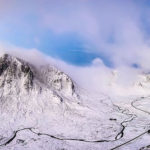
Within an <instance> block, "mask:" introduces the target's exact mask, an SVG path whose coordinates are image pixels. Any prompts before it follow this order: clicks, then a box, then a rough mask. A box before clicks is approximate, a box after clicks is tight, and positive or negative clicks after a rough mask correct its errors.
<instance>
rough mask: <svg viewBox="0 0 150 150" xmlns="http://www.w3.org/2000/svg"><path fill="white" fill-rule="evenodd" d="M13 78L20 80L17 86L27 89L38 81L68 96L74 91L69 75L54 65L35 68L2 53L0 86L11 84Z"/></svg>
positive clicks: (0, 58) (0, 59)
mask: <svg viewBox="0 0 150 150" xmlns="http://www.w3.org/2000/svg"><path fill="white" fill-rule="evenodd" d="M14 80H17V82H18V81H21V84H18V86H20V88H23V87H24V88H25V89H27V90H29V89H32V86H33V84H37V82H36V81H38V82H42V83H44V84H45V85H46V86H47V87H49V88H51V89H53V90H56V91H59V92H62V93H63V94H65V95H68V96H72V95H73V94H74V93H75V86H74V84H73V82H72V80H71V79H70V78H69V76H67V75H66V74H65V73H63V72H61V71H59V70H58V69H57V68H55V67H54V66H50V65H49V66H41V67H40V69H37V68H35V67H34V66H33V65H31V64H29V63H27V62H25V61H24V60H21V59H19V58H16V57H13V56H10V55H8V54H4V55H3V56H2V57H0V86H1V87H4V85H5V84H7V85H8V84H9V85H10V86H11V85H12V84H11V83H12V82H13V81H14Z"/></svg>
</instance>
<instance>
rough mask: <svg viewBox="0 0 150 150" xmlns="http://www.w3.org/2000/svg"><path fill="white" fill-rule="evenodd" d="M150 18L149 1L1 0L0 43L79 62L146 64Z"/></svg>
mask: <svg viewBox="0 0 150 150" xmlns="http://www.w3.org/2000/svg"><path fill="white" fill-rule="evenodd" d="M149 18H150V2H149V1H148V0H142V1H139V0H137V1H135V0H126V1H123V0H114V1H110V0H77V1H73V0H70V1H69V0H43V1H40V0H30V1H29V0H26V1H25V0H22V1H19V0H12V1H9V0H2V1H0V42H1V43H5V44H11V45H15V46H18V47H23V48H36V49H38V50H40V51H42V52H43V53H45V54H46V55H50V56H53V57H56V58H59V59H62V60H63V61H66V62H68V63H70V64H74V65H78V66H87V65H90V64H91V63H92V61H93V60H94V59H96V58H100V59H102V61H103V63H104V64H105V65H106V66H108V67H114V66H118V65H120V64H127V65H130V66H133V67H137V66H138V67H143V68H147V66H148V64H146V63H145V62H144V60H147V62H149V60H148V58H149V57H148V55H147V54H148V53H149V52H150V50H149V45H150V43H149V42H150V36H149V35H150V19H149ZM141 53H142V55H141ZM137 58H138V59H137Z"/></svg>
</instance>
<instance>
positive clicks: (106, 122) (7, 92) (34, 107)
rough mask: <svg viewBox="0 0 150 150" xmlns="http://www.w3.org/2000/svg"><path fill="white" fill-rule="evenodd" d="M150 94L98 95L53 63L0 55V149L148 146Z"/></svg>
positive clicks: (128, 149)
mask: <svg viewBox="0 0 150 150" xmlns="http://www.w3.org/2000/svg"><path fill="white" fill-rule="evenodd" d="M149 106H150V96H149V95H148V94H145V95H135V96H126V97H125V96H120V97H119V96H110V95H109V96H108V94H106V95H103V94H101V95H97V94H94V95H93V94H91V93H89V92H86V91H84V90H82V89H80V88H78V87H77V86H76V85H75V84H74V83H73V81H72V80H71V79H70V78H69V77H68V76H67V75H66V74H64V73H63V72H61V71H59V70H57V69H56V68H55V67H51V66H42V67H41V68H35V67H34V66H32V65H30V64H28V63H26V62H24V61H22V60H20V59H18V58H14V57H11V56H9V55H4V56H3V57H1V58H0V123H1V125H0V149H2V150H33V149H35V150H113V149H119V150H148V149H150V148H149V147H150V146H149V145H150V134H149V129H150V110H149Z"/></svg>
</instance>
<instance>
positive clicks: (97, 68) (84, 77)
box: [0, 45, 147, 95]
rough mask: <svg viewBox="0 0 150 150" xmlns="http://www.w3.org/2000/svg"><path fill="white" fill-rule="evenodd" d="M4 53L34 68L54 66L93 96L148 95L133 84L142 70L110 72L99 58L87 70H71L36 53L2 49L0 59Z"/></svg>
mask: <svg viewBox="0 0 150 150" xmlns="http://www.w3.org/2000/svg"><path fill="white" fill-rule="evenodd" d="M4 53H8V54H10V55H13V56H16V57H19V58H22V59H24V60H26V61H27V62H29V63H31V64H33V65H35V66H37V67H39V66H42V65H46V64H51V65H54V66H56V67H57V68H59V69H60V70H62V71H64V72H65V73H67V74H68V75H69V76H70V77H71V78H72V79H73V80H74V82H75V83H76V84H77V86H79V87H80V88H83V89H85V90H87V91H90V92H93V93H94V92H95V93H99V94H100V93H107V94H110V95H112V94H114V95H130V94H131V95H134V94H135V95H138V94H139V95H140V94H146V92H147V90H145V89H143V88H141V87H139V86H137V85H138V84H136V83H138V82H139V75H141V74H142V73H143V70H141V69H139V68H134V67H129V66H120V67H118V68H115V69H113V68H109V67H107V66H105V65H104V63H103V61H102V60H100V59H99V58H97V59H95V60H93V63H92V64H91V65H89V66H84V67H81V66H74V65H70V64H67V63H66V62H64V61H62V60H60V59H57V58H52V57H50V56H47V55H44V54H43V53H41V52H40V51H38V50H37V49H24V48H20V47H15V46H6V45H5V46H4V45H1V46H0V55H2V54H4Z"/></svg>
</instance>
